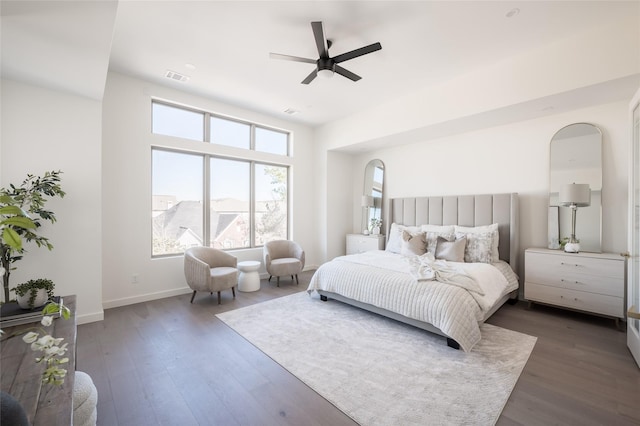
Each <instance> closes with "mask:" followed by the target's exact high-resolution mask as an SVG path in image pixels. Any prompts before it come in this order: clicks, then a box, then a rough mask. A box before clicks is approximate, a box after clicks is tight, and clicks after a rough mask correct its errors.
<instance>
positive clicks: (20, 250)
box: [0, 171, 65, 302]
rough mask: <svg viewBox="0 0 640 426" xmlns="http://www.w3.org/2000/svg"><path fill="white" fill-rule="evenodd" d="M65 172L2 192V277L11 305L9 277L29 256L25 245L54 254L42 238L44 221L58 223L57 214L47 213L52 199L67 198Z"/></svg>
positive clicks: (33, 178)
mask: <svg viewBox="0 0 640 426" xmlns="http://www.w3.org/2000/svg"><path fill="white" fill-rule="evenodd" d="M61 174H62V172H61V171H52V172H46V173H45V174H44V176H42V177H40V176H34V175H31V174H28V175H27V178H26V179H25V180H24V181H23V182H22V184H20V185H19V186H15V185H13V184H10V185H9V188H1V189H0V262H1V264H0V274H1V275H2V285H3V287H4V301H5V302H8V301H9V275H10V274H11V270H13V269H15V266H12V264H13V263H15V262H16V261H18V260H20V259H22V257H23V256H24V253H25V248H24V245H23V241H26V242H30V241H32V242H34V243H35V244H36V246H38V247H42V246H45V247H46V248H47V249H49V250H52V249H53V245H52V244H51V243H50V242H49V239H48V238H46V237H44V236H42V235H40V234H39V230H40V228H41V227H42V222H41V221H42V220H47V221H49V222H51V223H55V221H56V216H55V213H53V212H52V211H49V210H45V208H44V206H45V203H46V201H47V200H48V198H50V197H60V198H62V197H64V196H65V192H64V191H63V190H62V188H61V187H60V175H61Z"/></svg>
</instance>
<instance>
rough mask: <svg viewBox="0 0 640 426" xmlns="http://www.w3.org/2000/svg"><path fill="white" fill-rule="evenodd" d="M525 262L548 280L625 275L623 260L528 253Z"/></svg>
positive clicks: (618, 276)
mask: <svg viewBox="0 0 640 426" xmlns="http://www.w3.org/2000/svg"><path fill="white" fill-rule="evenodd" d="M525 261H526V262H527V268H528V269H529V268H531V269H533V270H535V271H537V272H538V273H539V274H541V276H542V277H546V278H548V277H553V276H557V275H561V274H565V275H566V274H573V273H578V274H588V275H593V276H597V277H613V278H620V277H622V274H623V273H624V261H623V259H620V260H617V259H600V258H597V257H584V256H583V257H581V256H579V255H562V254H553V255H549V254H545V253H536V252H527V253H526V259H525ZM527 272H528V271H527ZM546 278H543V279H546Z"/></svg>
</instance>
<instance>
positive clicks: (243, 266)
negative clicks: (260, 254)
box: [238, 260, 261, 292]
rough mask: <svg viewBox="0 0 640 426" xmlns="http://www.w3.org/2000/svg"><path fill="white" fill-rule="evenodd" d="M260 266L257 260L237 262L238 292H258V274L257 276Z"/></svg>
mask: <svg viewBox="0 0 640 426" xmlns="http://www.w3.org/2000/svg"><path fill="white" fill-rule="evenodd" d="M260 265H261V263H260V262H258V261H257V260H245V261H243V262H238V270H239V271H240V276H239V277H238V291H244V292H249V291H258V290H260V274H258V269H259V268H260Z"/></svg>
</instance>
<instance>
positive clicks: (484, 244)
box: [456, 232, 494, 263]
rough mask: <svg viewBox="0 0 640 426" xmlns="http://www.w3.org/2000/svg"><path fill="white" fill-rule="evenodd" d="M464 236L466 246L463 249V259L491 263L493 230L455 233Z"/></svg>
mask: <svg viewBox="0 0 640 426" xmlns="http://www.w3.org/2000/svg"><path fill="white" fill-rule="evenodd" d="M464 236H466V238H467V247H466V248H465V250H464V261H465V262H468V263H473V262H480V263H493V262H492V260H493V258H492V248H493V241H494V235H493V232H485V233H482V234H476V233H471V232H470V233H467V234H462V233H456V237H458V238H461V237H464Z"/></svg>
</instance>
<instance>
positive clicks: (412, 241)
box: [400, 230, 427, 256]
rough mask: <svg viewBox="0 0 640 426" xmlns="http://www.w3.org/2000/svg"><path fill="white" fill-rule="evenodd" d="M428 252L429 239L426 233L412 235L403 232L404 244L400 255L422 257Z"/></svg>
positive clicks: (401, 246) (401, 245)
mask: <svg viewBox="0 0 640 426" xmlns="http://www.w3.org/2000/svg"><path fill="white" fill-rule="evenodd" d="M426 252H427V238H426V235H425V233H424V232H420V233H418V234H415V235H414V234H411V233H409V232H407V231H406V230H405V231H402V243H401V244H400V254H401V255H403V256H413V255H417V256H422V255H423V254H425V253H426Z"/></svg>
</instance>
